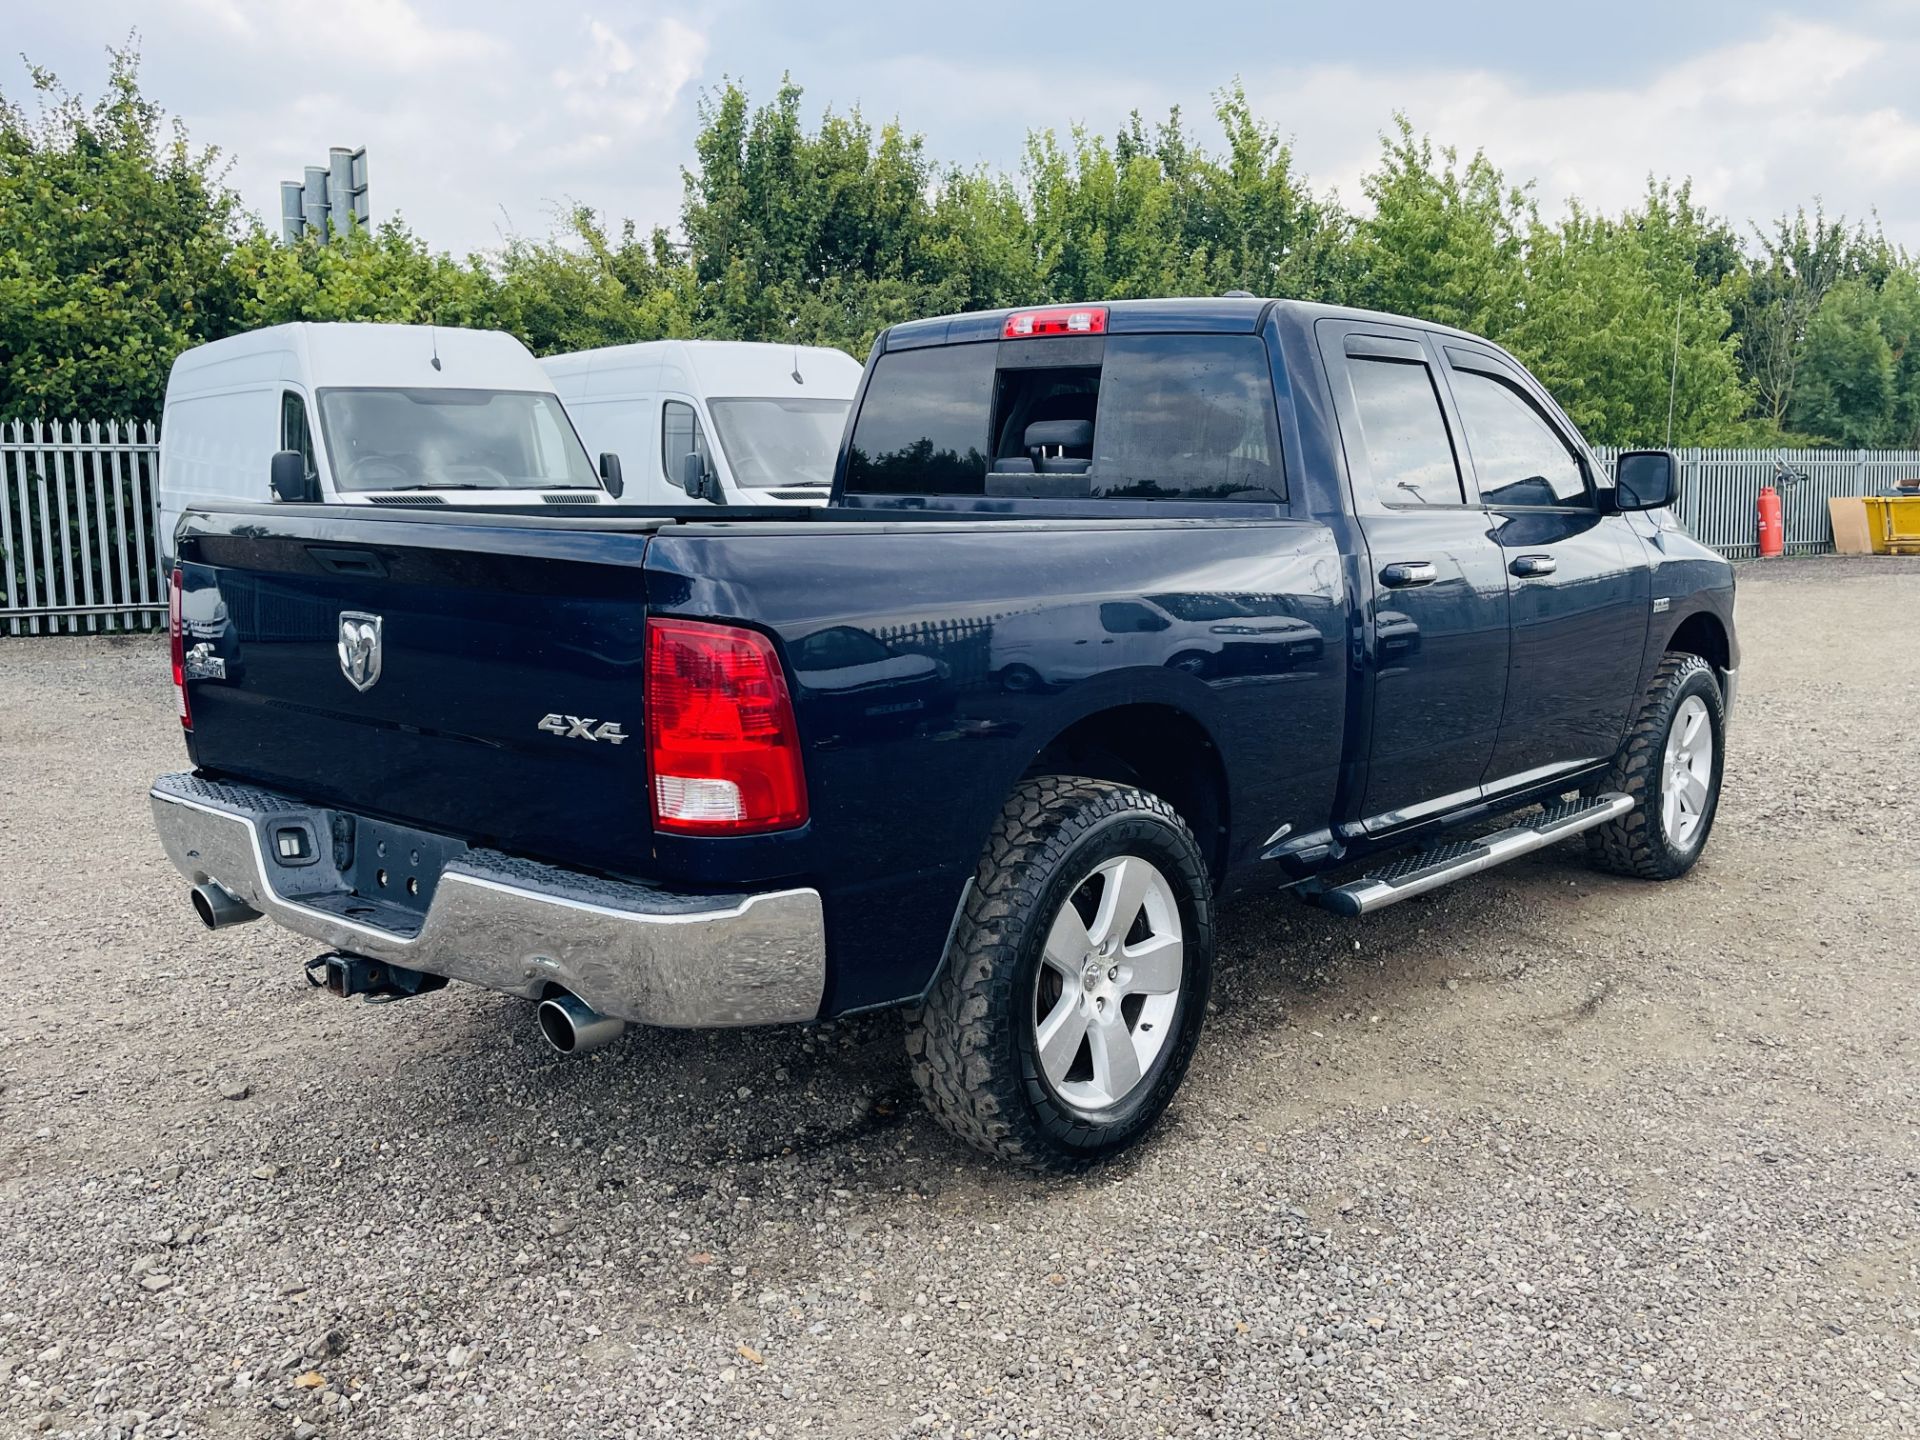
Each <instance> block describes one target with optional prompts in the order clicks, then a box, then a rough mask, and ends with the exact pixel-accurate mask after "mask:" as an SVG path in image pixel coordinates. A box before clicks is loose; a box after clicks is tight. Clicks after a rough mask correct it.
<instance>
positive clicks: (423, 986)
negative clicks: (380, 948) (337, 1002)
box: [307, 950, 447, 1000]
mask: <svg viewBox="0 0 1920 1440" xmlns="http://www.w3.org/2000/svg"><path fill="white" fill-rule="evenodd" d="M307 983H308V984H309V985H311V986H313V987H314V988H315V989H316V990H318V989H321V988H323V987H324V988H325V989H327V990H330V991H332V992H333V993H334V994H335V995H338V996H339V997H340V998H341V999H343V1000H345V999H349V998H351V997H352V996H355V995H365V996H366V997H367V998H368V999H370V1000H404V999H406V998H407V996H409V995H424V994H426V993H427V991H429V990H438V989H440V988H441V987H442V986H443V985H445V984H446V983H447V977H446V976H444V975H428V974H426V973H424V972H422V971H419V970H409V969H407V968H405V967H404V966H401V965H389V964H387V963H386V962H385V961H384V960H369V959H368V958H367V957H366V956H364V955H349V954H347V953H346V952H344V951H340V950H334V951H330V952H329V953H327V954H325V955H316V956H314V957H313V959H311V960H309V961H307Z"/></svg>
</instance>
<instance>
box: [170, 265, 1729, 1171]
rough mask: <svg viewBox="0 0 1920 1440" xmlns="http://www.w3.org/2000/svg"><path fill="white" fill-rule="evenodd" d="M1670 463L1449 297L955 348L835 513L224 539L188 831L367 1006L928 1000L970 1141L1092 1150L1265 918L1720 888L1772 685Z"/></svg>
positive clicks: (189, 683)
mask: <svg viewBox="0 0 1920 1440" xmlns="http://www.w3.org/2000/svg"><path fill="white" fill-rule="evenodd" d="M326 438H327V437H325V436H323V437H322V439H323V440H326ZM329 443H330V442H329ZM626 458H627V463H628V465H629V467H631V466H632V465H634V464H639V463H648V464H653V463H658V464H661V465H662V466H663V467H664V468H665V469H666V472H667V474H669V475H672V476H679V475H680V474H681V473H682V467H681V466H680V465H679V464H676V463H675V462H676V461H681V460H684V457H680V456H672V455H666V456H660V457H652V456H648V457H638V456H630V457H626ZM336 463H339V459H338V458H336ZM685 473H686V474H687V475H688V477H689V483H690V484H693V483H695V482H696V480H697V477H695V476H694V475H693V472H692V470H691V469H689V470H687V471H686V472H685ZM1674 484H1675V472H1674V464H1673V461H1672V459H1671V458H1670V457H1669V456H1667V455H1664V454H1661V453H1659V452H1639V453H1635V454H1630V455H1627V456H1624V457H1622V458H1621V459H1620V460H1619V462H1618V464H1617V466H1616V471H1615V473H1614V474H1613V475H1609V474H1608V473H1607V471H1606V470H1605V468H1604V467H1602V466H1601V465H1600V464H1599V463H1598V462H1597V461H1596V460H1595V458H1594V456H1593V454H1592V452H1591V451H1590V450H1589V449H1588V447H1587V445H1586V444H1585V443H1584V442H1583V441H1582V439H1581V438H1580V435H1579V434H1578V432H1577V431H1576V430H1575V428H1574V426H1573V425H1572V424H1570V423H1569V422H1568V420H1567V418H1566V416H1565V415H1564V414H1563V413H1562V412H1561V411H1560V409H1559V408H1558V407H1557V406H1556V405H1555V404H1554V402H1553V400H1552V398H1551V397H1550V396H1548V395H1547V393H1546V392H1545V391H1544V390H1543V389H1542V388H1541V386H1540V385H1539V384H1538V383H1536V382H1535V381H1534V380H1533V378H1532V377H1531V376H1529V375H1528V374H1527V373H1526V371H1525V370H1523V369H1522V368H1521V367H1520V366H1519V365H1518V364H1517V363H1516V362H1515V361H1514V360H1513V359H1512V358H1511V357H1510V356H1508V355H1506V354H1505V353H1504V352H1502V351H1501V350H1499V349H1498V348H1497V347H1495V346H1493V345H1490V344H1488V343H1487V342H1485V341H1483V340H1480V339H1477V338H1475V337H1474V336H1472V335H1467V334H1463V333H1460V332H1458V331H1455V330H1449V329H1443V328H1440V327H1437V326H1433V325H1428V324H1423V323H1421V322H1419V321H1415V320H1408V319H1401V318H1396V317H1392V316H1387V315H1375V314H1367V313H1363V312H1357V311H1349V310H1338V309H1332V308H1327V307H1323V306H1316V305H1308V304H1301V303H1294V302H1285V301H1262V300H1256V299H1251V298H1241V297H1225V298H1219V299H1198V300H1176V301H1132V302H1117V303H1114V304H1110V305H1086V306H1074V307H1065V308H1049V309H1043V310H1027V311H1013V312H1005V311H1002V312H997V313H985V314H970V315H961V316H954V317H950V318H944V319H935V320H924V321H917V322H914V323H911V324H905V325H900V326H896V327H894V328H893V329H891V330H889V331H887V332H886V333H885V334H884V335H882V336H881V338H880V340H879V342H878V343H877V344H876V345H875V347H874V351H873V355H872V358H871V360H870V361H869V363H868V366H867V370H866V375H865V378H864V380H863V382H862V385H861V390H860V394H859V396H858V398H857V399H856V401H855V403H854V407H853V412H852V416H851V418H850V420H849V423H848V427H847V433H846V436H845V438H844V440H843V442H842V447H841V456H840V460H839V465H838V472H837V474H836V478H835V482H834V490H833V501H832V504H831V505H830V506H828V507H827V508H825V509H822V510H818V511H813V512H804V513H796V512H794V511H792V510H784V511H781V512H779V513H778V514H765V513H757V512H751V511H736V510H725V509H715V508H713V507H712V506H701V505H691V504H690V505H689V506H687V507H685V508H683V509H676V510H674V511H671V512H660V511H653V512H645V511H637V510H632V509H621V510H611V509H604V508H603V509H600V510H596V511H595V513H594V514H593V515H592V516H590V517H586V516H576V515H574V514H570V513H569V512H568V511H566V510H564V509H560V508H556V509H554V510H553V511H552V513H551V514H540V515H532V516H530V515H527V514H526V513H524V512H521V513H516V514H511V515H509V514H491V513H474V512H470V511H466V510H460V511H455V510H451V509H448V510H441V511H437V512H436V511H435V510H434V509H433V508H431V506H430V505H428V504H423V505H421V506H420V507H418V508H412V509H405V510H389V511H386V512H382V513H379V514H375V515H368V514H365V513H363V512H358V511H347V510H342V509H339V508H322V507H317V506H310V505H304V504H298V503H295V504H277V505H261V506H233V507H231V508H227V509H222V510H209V511H190V512H189V513H188V514H187V515H186V516H185V517H184V518H183V520H182V522H181V526H180V529H179V532H178V537H177V539H178V551H177V553H178V556H179V568H178V569H177V570H176V571H175V572H174V574H173V577H172V586H173V598H174V620H173V632H174V660H173V664H174V677H175V682H176V684H177V686H178V687H179V699H180V715H181V720H182V722H183V724H184V726H185V728H186V738H187V746H188V750H189V753H190V755H191V758H192V762H193V767H194V768H193V769H192V770H191V771H189V772H185V773H181V774H176V775H168V776H164V777H162V778H161V779H159V780H158V781H156V782H155V784H154V787H153V810H154V815H155V819H156V822H157V824H158V826H159V830H160V834H161V837H162V839H163V840H164V842H165V845H166V848H167V852H168V854H169V855H170V856H171V857H172V859H173V861H174V863H175V864H176V865H177V866H178V867H179V868H180V870H181V871H182V872H184V873H185V874H186V876H187V877H188V878H189V880H190V881H191V882H192V884H193V886H194V887H195V888H194V903H195V905H196V907H197V908H198V909H199V911H200V913H201V916H202V918H203V919H205V920H206V921H207V923H208V924H209V925H212V926H215V927H218V926H222V925H226V924H231V923H235V922H237V921H242V920H250V919H254V918H256V917H258V916H259V915H263V914H264V915H268V916H271V917H272V918H273V919H275V920H277V921H278V922H279V923H280V924H282V925H283V926H285V927H287V928H288V929H290V930H293V931H296V932H298V933H300V934H302V935H305V936H309V937H311V938H312V939H314V940H316V941H318V942H320V943H321V944H323V945H325V946H327V947H329V951H328V953H327V954H325V955H323V956H320V957H318V958H317V959H316V960H314V961H312V962H310V967H311V969H312V971H313V973H314V974H315V976H316V977H323V978H324V979H325V981H326V983H327V984H328V985H330V986H331V987H332V988H333V989H334V990H336V991H338V992H339V993H341V994H345V995H350V994H359V993H370V994H386V995H409V994H416V993H419V992H422V991H426V990H432V989H435V988H438V987H439V986H441V985H443V984H444V983H445V982H446V980H447V979H448V978H449V977H450V978H453V979H458V980H466V981H471V982H474V983H476V984H480V985H485V986H488V987H491V988H493V989H497V990H502V991H506V992H509V993H511V994H515V995H519V996H522V997H524V998H525V999H527V1000H530V1001H535V1002H539V1006H538V1013H539V1018H540V1022H541V1024H542V1026H543V1028H544V1029H545V1030H546V1033H547V1035H548V1038H549V1039H551V1040H552V1041H553V1042H554V1043H555V1044H556V1045H558V1046H560V1047H561V1048H562V1049H584V1048H588V1047H590V1046H593V1045H596V1044H600V1043H603V1042H604V1041H605V1040H607V1039H608V1038H611V1036H613V1035H615V1034H617V1033H619V1030H620V1028H621V1026H622V1025H623V1024H624V1023H625V1022H629V1021H634V1022H642V1023H646V1024H653V1025H670V1026H718V1025H753V1024H762V1023H769V1022H779V1021H808V1020H814V1019H816V1018H820V1017H826V1016H837V1015H846V1014H849V1013H852V1012H855V1011H862V1010H870V1009H874V1008H876V1007H901V1008H904V1009H905V1010H906V1011H907V1017H908V1019H907V1026H908V1042H907V1043H908V1047H909V1050H910V1053H911V1057H912V1062H913V1068H914V1071H915V1074H916V1076H917V1077H918V1079H919V1081H920V1084H921V1086H922V1088H923V1089H924V1091H925V1093H926V1097H927V1100H928V1102H929V1104H930V1105H931V1107H932V1109H933V1110H934V1112H935V1113H936V1114H937V1115H938V1116H939V1117H940V1119H941V1120H942V1121H943V1122H944V1123H945V1124H946V1125H948V1126H949V1127H950V1128H951V1129H952V1130H954V1131H955V1132H956V1133H958V1134H959V1135H961V1136H963V1137H964V1138H965V1139H967V1140H968V1141H970V1142H972V1143H974V1144H975V1145H978V1146H979V1147H981V1148H982V1149H985V1150H988V1151H990V1152H993V1153H996V1154H1000V1155H1004V1156H1007V1157H1010V1158H1013V1159H1017V1160H1020V1161H1022V1162H1025V1163H1028V1164H1032V1165H1037V1166H1044V1167H1056V1168H1057V1167H1064V1166H1072V1165H1076V1164H1081V1163H1084V1162H1086V1161H1088V1160H1090V1159H1093V1158H1095V1157H1098V1156H1100V1155H1102V1154H1105V1153H1108V1152H1110V1151H1113V1150H1115V1149H1117V1148H1119V1147H1121V1146H1124V1145H1126V1144H1127V1143H1129V1142H1130V1141H1132V1140H1134V1139H1135V1138H1137V1137H1138V1136H1139V1135H1140V1134H1141V1133H1143V1132H1144V1131H1145V1130H1146V1129H1147V1128H1148V1127H1149V1126H1150V1125H1151V1124H1152V1123H1153V1121H1154V1120H1155V1118H1156V1117H1157V1116H1158V1115H1159V1114H1160V1112H1161V1110H1162V1109H1163V1108H1164V1107H1165V1105H1166V1104H1167V1102H1168V1100H1169V1098H1170V1097H1171V1095H1172V1093H1173V1091H1174V1089H1175V1088H1176V1087H1177V1086H1178V1084H1179V1082H1180V1079H1181V1077H1182V1075H1183V1073H1184V1072H1185V1070H1186V1068H1187V1063H1188V1060H1189V1058H1190V1057H1191V1055H1192V1053H1193V1049H1194V1045H1195V1043H1196V1041H1197V1039H1198V1037H1199V1033H1200V1027H1201V1020H1202V1017H1203V1014H1204V1012H1205V1008H1206V999H1207V992H1208V984H1209V980H1210V976H1211V970H1212V966H1213V962H1214V953H1213V951H1214V947H1213V924H1214V912H1215V906H1216V904H1217V903H1218V902H1219V901H1220V900H1221V899H1222V898H1224V897H1225V896H1227V895H1228V894H1230V893H1231V892H1233V891H1235V890H1238V889H1241V888H1244V887H1246V886H1248V885H1268V886H1276V887H1279V886H1291V887H1294V888H1296V889H1297V890H1298V891H1299V892H1300V893H1301V894H1303V895H1304V896H1306V897H1308V898H1310V899H1312V900H1314V901H1316V902H1317V903H1319V904H1322V905H1325V906H1328V907H1330V908H1331V909H1333V910H1335V911H1337V912H1339V913H1342V914H1347V915H1357V914H1362V913H1366V912H1368V911H1371V910H1373V909H1376V908H1377V907H1379V906H1382V905H1385V904H1388V903H1391V902H1393V901H1395V900H1399V899H1403V898H1405V897H1407V896H1410V895H1415V894H1419V893H1421V892H1422V891H1425V890H1429V889H1431V888H1433V887H1435V886H1437V885H1441V884H1445V883H1447V882H1449V881H1451V880H1454V879H1457V878H1460V877H1462V876H1466V875H1470V874H1473V873H1475V872H1477V871H1479V870H1483V869H1486V868H1487V867H1489V866H1492V865H1496V864H1499V863H1500V862H1501V861H1503V860H1506V859H1508V858H1511V857H1513V856H1515V855H1519V854H1524V853H1526V852H1527V851H1530V850H1533V849H1537V848H1539V847H1540V846H1542V845H1545V844H1548V843H1551V842H1553V841H1557V840H1559V839H1561V838H1563V837H1567V836H1571V835H1574V834H1576V833H1582V832H1584V834H1585V835H1586V837H1587V838H1586V844H1587V845H1588V847H1589V850H1590V852H1591V854H1592V856H1593V858H1594V859H1595V860H1596V861H1597V862H1598V863H1599V864H1600V865H1602V866H1603V867H1605V868H1607V869H1611V870H1614V871H1618V872H1622V873H1627V874H1632V875H1639V876H1644V877H1646V878H1649V879H1669V878H1672V877H1675V876H1678V875H1681V874H1683V873H1684V872H1685V871H1686V870H1687V869H1688V868H1689V867H1690V866H1691V865H1692V864H1693V862H1694V861H1695V859H1696V858H1697V857H1698V855H1699V854H1700V851H1701V848H1702V846H1703V845H1704V844H1705V843H1706V840H1707V835H1708V832H1709V830H1710V829H1711V827H1712V824H1713V817H1714V808H1715V801H1716V797H1717V795H1718V792H1719V786H1720V776H1721V768H1722V765H1723V763H1724V758H1723V757H1724V754H1725V747H1724V727H1725V724H1726V716H1727V711H1728V707H1729V706H1730V705H1731V703H1732V699H1733V693H1734V684H1735V680H1736V677H1737V673H1738V663H1739V653H1738V649H1737V646H1736V643H1735V639H1734V629H1733V578H1732V574H1731V571H1730V569H1729V567H1728V565H1727V564H1726V563H1725V562H1724V561H1722V560H1721V559H1720V558H1719V557H1717V556H1716V555H1714V554H1713V553H1711V552H1710V551H1708V550H1706V549H1704V548H1703V547H1701V546H1700V545H1698V544H1696V543H1694V542H1693V541H1692V540H1690V539H1689V538H1688V537H1687V536H1686V535H1685V534H1684V533H1683V532H1682V531H1681V530H1680V529H1679V528H1678V527H1677V526H1676V525H1675V523H1674V522H1673V521H1672V520H1671V519H1670V518H1669V517H1668V515H1667V513H1666V511H1665V507H1666V506H1667V505H1668V504H1669V503H1670V501H1671V499H1672V495H1673V487H1674ZM696 493H697V491H696Z"/></svg>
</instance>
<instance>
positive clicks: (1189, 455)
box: [1093, 335, 1286, 500]
mask: <svg viewBox="0 0 1920 1440" xmlns="http://www.w3.org/2000/svg"><path fill="white" fill-rule="evenodd" d="M1093 482H1094V486H1093V488H1094V493H1095V494H1096V495H1105V496H1109V497H1111V498H1113V499H1130V498H1160V497H1177V498H1180V499H1185V500H1281V499H1284V498H1285V497H1286V484H1285V481H1284V480H1283V479H1282V478H1281V472H1280V439H1279V433H1278V426H1277V425H1276V423H1275V421H1274V413H1273V378H1272V375H1271V373H1270V372H1269V371H1268V369H1267V347H1266V346H1265V345H1264V344H1262V343H1261V341H1260V337H1259V336H1257V335H1128V336H1116V337H1114V338H1113V339H1110V340H1108V341H1107V362H1106V364H1105V366H1103V367H1102V369H1101V371H1100V410H1099V414H1098V417H1097V418H1096V420H1095V422H1094V433H1093Z"/></svg>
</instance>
